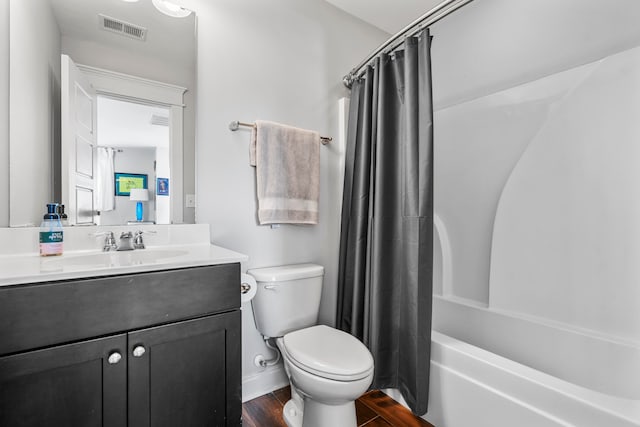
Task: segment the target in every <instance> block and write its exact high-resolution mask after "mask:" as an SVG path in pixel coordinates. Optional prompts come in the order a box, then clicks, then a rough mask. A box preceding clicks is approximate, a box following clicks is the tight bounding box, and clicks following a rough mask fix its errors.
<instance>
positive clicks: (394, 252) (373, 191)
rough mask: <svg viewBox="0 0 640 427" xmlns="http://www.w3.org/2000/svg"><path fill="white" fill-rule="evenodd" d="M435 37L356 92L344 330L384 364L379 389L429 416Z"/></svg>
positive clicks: (344, 231) (394, 57)
mask: <svg viewBox="0 0 640 427" xmlns="http://www.w3.org/2000/svg"><path fill="white" fill-rule="evenodd" d="M430 45H431V37H430V35H429V32H428V30H423V31H422V33H421V34H420V35H419V37H412V38H408V39H407V40H406V41H405V43H404V46H403V48H402V50H399V51H396V52H395V53H393V54H391V55H387V54H383V55H381V56H379V57H378V58H376V59H375V60H374V64H373V67H368V69H367V70H366V72H365V75H364V76H363V78H361V79H359V80H357V81H356V82H355V83H354V84H353V87H352V92H351V106H350V109H349V128H348V134H347V154H346V169H345V184H344V199H343V207H342V226H341V227H342V228H341V236H340V266H339V278H338V308H337V319H336V320H337V321H336V324H337V327H339V328H340V329H342V330H345V331H347V332H349V333H351V334H353V335H355V336H356V337H358V338H360V339H361V340H362V341H363V342H364V344H365V345H366V346H367V347H368V348H369V349H370V351H371V353H372V354H373V357H374V360H375V374H374V380H373V384H372V387H373V388H397V389H398V390H400V392H401V393H402V395H403V397H404V398H405V400H406V401H407V403H408V405H409V407H410V408H411V410H412V411H413V412H414V413H416V414H419V415H421V414H424V413H425V412H426V411H427V403H428V393H429V363H430V345H431V296H432V277H431V276H432V258H433V126H432V123H433V111H432V96H431V62H430Z"/></svg>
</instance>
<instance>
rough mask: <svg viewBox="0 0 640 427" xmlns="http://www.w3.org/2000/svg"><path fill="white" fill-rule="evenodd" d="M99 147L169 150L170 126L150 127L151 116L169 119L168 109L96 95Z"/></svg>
mask: <svg viewBox="0 0 640 427" xmlns="http://www.w3.org/2000/svg"><path fill="white" fill-rule="evenodd" d="M98 111H99V112H100V114H98V129H99V130H100V131H99V132H98V145H102V146H107V147H169V127H168V126H158V125H153V124H151V117H152V116H154V115H155V116H158V117H164V118H168V117H169V109H168V108H166V107H156V106H151V105H144V104H138V103H134V102H127V101H121V100H118V99H112V98H108V97H104V96H98Z"/></svg>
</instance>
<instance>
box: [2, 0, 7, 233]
mask: <svg viewBox="0 0 640 427" xmlns="http://www.w3.org/2000/svg"><path fill="white" fill-rule="evenodd" d="M8 201H9V0H0V205H1V206H0V227H7V226H8V225H9V203H8Z"/></svg>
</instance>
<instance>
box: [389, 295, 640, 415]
mask: <svg viewBox="0 0 640 427" xmlns="http://www.w3.org/2000/svg"><path fill="white" fill-rule="evenodd" d="M433 304H434V308H433V310H434V315H433V320H434V324H433V329H434V330H433V333H432V348H431V378H430V393H429V410H428V412H427V414H426V415H425V416H424V418H425V419H426V420H428V421H429V422H431V423H432V424H434V425H436V426H438V427H469V426H474V427H484V426H486V427H529V426H530V427H547V426H576V427H592V426H593V427H632V426H633V427H638V426H640V348H639V347H638V346H634V344H633V343H625V342H615V341H612V340H609V339H606V338H605V337H598V336H594V335H590V334H587V333H585V332H584V331H576V330H570V329H567V328H565V327H561V326H560V325H553V324H546V323H542V322H539V321H537V320H535V319H526V318H522V317H517V316H515V315H511V314H508V313H500V312H496V311H494V310H491V309H488V308H485V307H480V306H477V305H474V304H471V303H468V302H465V301H457V300H455V299H452V298H447V297H441V296H434V302H433ZM387 392H388V393H389V394H390V395H391V396H392V397H394V398H395V399H397V400H401V397H400V396H399V395H398V394H397V393H396V392H395V391H392V390H389V391H387Z"/></svg>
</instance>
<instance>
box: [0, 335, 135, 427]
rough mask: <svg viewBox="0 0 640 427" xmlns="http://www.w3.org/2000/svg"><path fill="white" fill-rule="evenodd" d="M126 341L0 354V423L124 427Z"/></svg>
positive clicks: (36, 426) (104, 340)
mask: <svg viewBox="0 0 640 427" xmlns="http://www.w3.org/2000/svg"><path fill="white" fill-rule="evenodd" d="M126 344H127V339H126V335H124V334H123V335H116V336H112V337H107V338H100V339H96V340H90V341H83V342H80V343H76V344H69V345H63V346H59V347H51V348H47V349H44V350H37V351H31V352H28V353H22V354H16V355H12V356H5V357H0V426H11V427H41V426H65V427H93V426H96V427H97V426H103V427H120V426H126V408H127V396H126V391H127V363H126V362H127V361H126V354H125V353H124V352H125V351H126ZM114 353H119V354H120V355H122V356H121V359H120V360H117V361H116V359H118V357H117V356H113V355H114ZM110 356H112V357H110Z"/></svg>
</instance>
